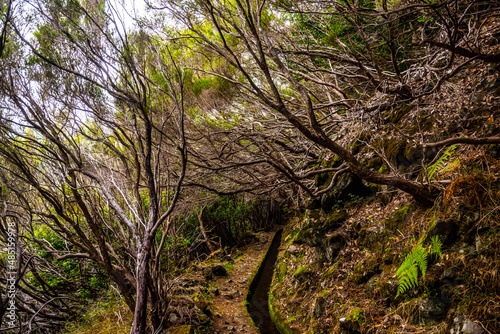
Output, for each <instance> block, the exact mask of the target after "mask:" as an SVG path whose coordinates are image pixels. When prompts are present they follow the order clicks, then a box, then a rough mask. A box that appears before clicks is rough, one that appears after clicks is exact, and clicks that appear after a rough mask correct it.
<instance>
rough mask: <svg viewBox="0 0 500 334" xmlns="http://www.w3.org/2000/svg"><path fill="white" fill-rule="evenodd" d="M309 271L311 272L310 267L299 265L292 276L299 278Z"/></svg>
mask: <svg viewBox="0 0 500 334" xmlns="http://www.w3.org/2000/svg"><path fill="white" fill-rule="evenodd" d="M310 273H311V268H309V267H308V266H300V267H298V268H297V270H296V271H295V272H294V273H293V277H295V278H301V277H304V276H305V275H308V274H310Z"/></svg>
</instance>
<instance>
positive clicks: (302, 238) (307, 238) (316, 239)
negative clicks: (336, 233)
mask: <svg viewBox="0 0 500 334" xmlns="http://www.w3.org/2000/svg"><path fill="white" fill-rule="evenodd" d="M322 238H323V235H322V233H321V232H320V231H319V230H317V229H314V228H308V229H306V230H301V231H299V233H297V235H296V236H295V239H294V240H293V242H294V243H295V244H299V245H301V244H306V245H308V246H310V247H316V246H319V245H320V244H321V240H322Z"/></svg>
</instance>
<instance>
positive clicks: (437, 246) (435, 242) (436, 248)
mask: <svg viewBox="0 0 500 334" xmlns="http://www.w3.org/2000/svg"><path fill="white" fill-rule="evenodd" d="M442 247H443V243H442V242H441V240H439V237H438V236H437V235H435V236H433V237H431V248H430V252H429V254H432V255H436V256H437V257H439V258H442V257H443V254H442V253H441V248H442Z"/></svg>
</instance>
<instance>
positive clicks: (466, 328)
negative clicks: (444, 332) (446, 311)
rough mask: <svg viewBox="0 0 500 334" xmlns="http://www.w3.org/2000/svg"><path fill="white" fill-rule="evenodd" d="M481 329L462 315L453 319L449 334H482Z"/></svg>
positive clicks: (482, 330)
mask: <svg viewBox="0 0 500 334" xmlns="http://www.w3.org/2000/svg"><path fill="white" fill-rule="evenodd" d="M483 333H485V330H484V329H483V327H482V326H481V325H480V324H478V323H477V322H474V321H472V320H470V319H468V318H467V317H465V316H464V315H459V316H457V317H455V318H454V319H453V325H452V327H451V330H450V334H483Z"/></svg>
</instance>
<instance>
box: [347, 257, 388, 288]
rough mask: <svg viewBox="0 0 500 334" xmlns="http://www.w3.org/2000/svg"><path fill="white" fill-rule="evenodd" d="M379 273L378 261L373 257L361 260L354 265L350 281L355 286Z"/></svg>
mask: <svg viewBox="0 0 500 334" xmlns="http://www.w3.org/2000/svg"><path fill="white" fill-rule="evenodd" d="M381 272H382V271H381V270H380V263H379V259H378V258H376V257H375V256H373V257H370V258H368V259H363V260H361V261H359V262H358V263H357V264H356V266H355V267H354V271H353V274H352V276H351V280H352V281H353V282H354V283H357V284H362V283H366V282H368V280H369V279H370V278H372V277H373V276H375V275H377V274H380V273H381Z"/></svg>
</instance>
